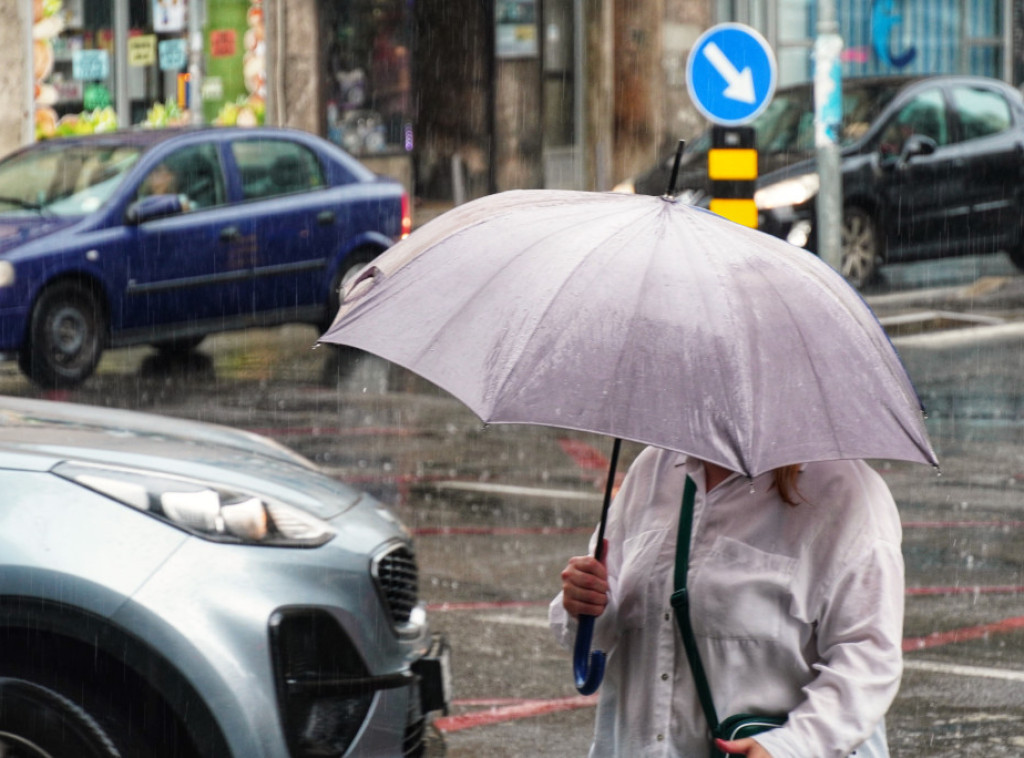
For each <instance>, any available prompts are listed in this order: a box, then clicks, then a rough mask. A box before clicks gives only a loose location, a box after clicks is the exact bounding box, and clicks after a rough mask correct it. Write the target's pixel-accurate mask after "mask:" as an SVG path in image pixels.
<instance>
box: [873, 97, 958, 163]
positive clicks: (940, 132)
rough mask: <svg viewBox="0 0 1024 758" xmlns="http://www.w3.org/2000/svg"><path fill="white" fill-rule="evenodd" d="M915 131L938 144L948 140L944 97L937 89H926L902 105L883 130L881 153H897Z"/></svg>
mask: <svg viewBox="0 0 1024 758" xmlns="http://www.w3.org/2000/svg"><path fill="white" fill-rule="evenodd" d="M915 134H920V135H924V136H925V137H930V138H931V139H933V140H935V144H937V145H948V144H949V141H950V140H949V124H948V123H947V121H946V107H945V101H944V100H943V97H942V92H940V91H939V90H938V89H930V90H926V91H925V92H922V93H920V94H919V95H917V96H915V97H914V99H913V100H911V101H910V102H909V103H907V104H906V105H904V106H903V107H902V108H901V109H900V110H899V111H898V112H897V113H896V115H895V116H893V117H892V118H891V119H890V121H889V123H888V124H887V125H886V127H885V129H884V130H883V131H882V137H881V141H880V143H879V148H880V150H881V152H882V154H883V155H886V156H896V155H899V154H900V152H901V151H902V150H903V145H904V143H905V142H906V141H907V139H908V138H909V137H911V136H913V135H915Z"/></svg>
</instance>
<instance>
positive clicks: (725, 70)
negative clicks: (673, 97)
mask: <svg viewBox="0 0 1024 758" xmlns="http://www.w3.org/2000/svg"><path fill="white" fill-rule="evenodd" d="M777 75H778V74H777V68H776V65H775V54H774V53H773V52H772V49H771V47H769V46H768V43H767V42H766V41H765V39H764V37H762V36H761V35H760V34H758V33H757V31H755V30H754V29H751V28H750V27H749V26H744V25H743V24H719V25H717V26H713V27H711V28H710V29H708V30H707V31H706V32H704V34H702V35H701V36H700V38H699V39H698V40H697V44H696V45H694V47H693V50H691V51H690V57H689V59H688V60H687V61H686V86H687V88H688V89H689V91H690V98H691V99H692V100H693V103H694V105H696V106H697V109H698V110H699V111H700V112H701V113H703V114H704V116H705V117H707V119H708V120H709V121H711V122H712V123H715V124H720V125H722V126H739V125H740V124H746V123H747V122H749V121H752V120H753V119H754V118H755V117H756V116H757V115H758V114H759V113H760V112H761V111H763V110H764V109H765V108H766V107H767V105H768V103H770V102H771V99H772V95H774V94H775V80H776V78H777Z"/></svg>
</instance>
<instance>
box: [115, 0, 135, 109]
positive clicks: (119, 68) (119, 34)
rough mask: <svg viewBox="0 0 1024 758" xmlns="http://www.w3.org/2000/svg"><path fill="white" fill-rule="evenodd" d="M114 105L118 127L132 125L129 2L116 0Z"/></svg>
mask: <svg viewBox="0 0 1024 758" xmlns="http://www.w3.org/2000/svg"><path fill="white" fill-rule="evenodd" d="M114 103H115V104H116V107H117V125H118V127H120V128H121V129H124V128H126V127H129V126H131V124H132V113H131V111H132V106H131V101H130V100H129V99H128V0H114Z"/></svg>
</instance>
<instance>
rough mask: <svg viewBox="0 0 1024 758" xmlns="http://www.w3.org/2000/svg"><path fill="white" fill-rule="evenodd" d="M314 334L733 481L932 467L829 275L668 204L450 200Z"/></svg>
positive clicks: (915, 410) (591, 197) (877, 347)
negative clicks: (802, 472) (706, 467)
mask: <svg viewBox="0 0 1024 758" xmlns="http://www.w3.org/2000/svg"><path fill="white" fill-rule="evenodd" d="M321 341H323V342H335V343H339V344H345V345H351V346H353V347H357V348H361V349H363V350H367V351H369V352H372V353H375V354H377V355H379V356H381V357H383V358H386V359H388V360H390V361H392V362H394V363H397V364H399V365H402V366H405V367H406V368H408V369H411V370H412V371H415V372H416V373H418V374H420V375H421V376H423V377H425V378H427V379H429V380H430V381H432V382H433V383H435V384H437V385H438V386H440V387H442V388H444V389H446V390H448V391H449V392H451V393H452V394H453V395H454V396H455V397H457V398H459V399H460V400H462V401H463V402H464V403H465V404H466V405H467V406H469V407H470V408H471V409H472V410H473V411H474V412H475V413H476V414H477V415H478V416H480V418H481V419H482V420H484V421H486V422H495V423H498V422H509V423H531V424H544V425H550V426H556V427H562V428H568V429H577V430H581V431H587V432H598V433H601V434H607V435H610V436H613V437H617V438H624V439H629V440H634V441H637V442H641V443H647V444H652V445H656V446H658V447H664V448H670V449H674V450H678V451H680V452H684V453H688V454H690V455H693V456H696V457H698V458H701V459H702V460H706V461H710V462H712V463H716V464H719V465H721V466H724V467H726V468H728V469H730V470H733V471H739V472H742V473H745V474H747V475H749V476H757V475H759V474H761V473H763V472H765V471H769V470H771V469H774V468H776V467H779V466H782V465H786V464H791V463H801V462H807V461H814V460H833V459H842V458H891V459H900V460H909V461H921V462H927V463H932V464H935V463H936V458H935V454H934V452H933V451H932V449H931V445H930V444H929V442H928V437H927V433H926V432H925V428H924V424H923V419H922V412H921V407H920V403H919V402H918V400H917V396H916V394H915V392H914V389H913V386H912V385H911V383H910V380H909V378H908V377H907V374H906V372H905V371H904V369H903V366H902V364H901V363H900V360H899V358H898V356H897V355H896V352H895V350H894V349H893V348H892V345H891V344H890V342H889V339H888V337H887V336H886V334H885V332H884V331H883V329H882V327H881V326H880V325H879V323H878V321H877V319H876V318H875V316H874V314H873V313H872V311H871V309H870V308H869V307H868V306H867V304H866V303H865V302H864V301H863V299H862V298H861V297H860V295H859V294H858V293H857V292H856V291H855V290H854V289H852V288H851V287H850V286H849V285H847V283H846V282H845V281H844V280H843V279H842V277H840V276H839V275H838V274H836V273H835V272H834V271H833V270H832V269H831V268H829V267H828V266H827V265H825V264H824V263H822V262H821V261H820V260H819V259H818V258H817V257H816V256H814V255H811V254H809V253H807V252H805V251H804V250H801V249H798V248H796V247H793V246H791V245H788V244H787V243H785V242H782V241H781V240H778V239H776V238H774V237H770V236H768V235H765V234H762V233H760V232H757V231H753V230H750V229H747V228H744V227H742V226H739V225H737V224H734V223H732V222H730V221H726V220H724V219H722V218H721V217H719V216H716V215H714V214H712V213H709V212H707V211H703V210H700V209H698V208H693V207H691V206H687V205H684V204H682V203H675V202H672V201H671V200H668V199H665V198H659V197H652V196H640V195H619V194H612V193H596V192H565V191H555V190H525V191H514V192H505V193H501V194H497V195H491V196H488V197H485V198H482V199H480V200H476V201H474V202H471V203H468V204H466V205H463V206H460V207H458V208H456V209H454V210H452V211H449V212H448V213H446V214H444V215H443V216H441V217H439V218H437V219H435V220H434V221H432V222H430V223H429V224H427V225H426V226H424V227H423V228H422V229H420V230H418V231H417V232H416V233H415V234H413V235H412V236H410V237H409V238H408V239H406V240H404V241H403V242H400V243H399V244H397V245H395V246H394V247H393V248H391V249H390V250H388V251H387V252H386V253H384V254H383V255H381V256H380V257H379V258H377V259H376V260H375V261H374V262H373V264H371V265H370V266H369V267H368V268H367V269H365V270H364V271H363V272H362V273H361V275H360V276H359V277H358V278H357V280H356V281H355V282H353V284H352V285H350V286H349V288H348V290H347V291H346V293H344V297H343V303H342V307H341V309H340V311H339V313H338V316H337V318H336V319H335V321H334V323H333V325H332V326H331V327H330V329H328V331H327V332H326V333H325V334H324V335H323V336H322V337H321Z"/></svg>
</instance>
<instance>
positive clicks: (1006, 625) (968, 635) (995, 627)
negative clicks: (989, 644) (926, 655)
mask: <svg viewBox="0 0 1024 758" xmlns="http://www.w3.org/2000/svg"><path fill="white" fill-rule="evenodd" d="M1018 629H1024V616H1015V617H1013V618H1008V619H1003V620H1002V621H996V622H994V623H992V624H982V625H980V626H968V627H964V628H963V629H951V630H950V631H948V632H932V633H931V634H928V635H926V636H924V637H907V638H906V639H904V640H903V651H904V652H910V651H913V650H925V649H928V648H933V647H940V646H942V645H950V644H953V643H955V642H967V641H969V640H977V639H981V638H984V637H988V636H989V635H992V634H1000V633H1004V632H1014V631H1017V630H1018Z"/></svg>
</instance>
